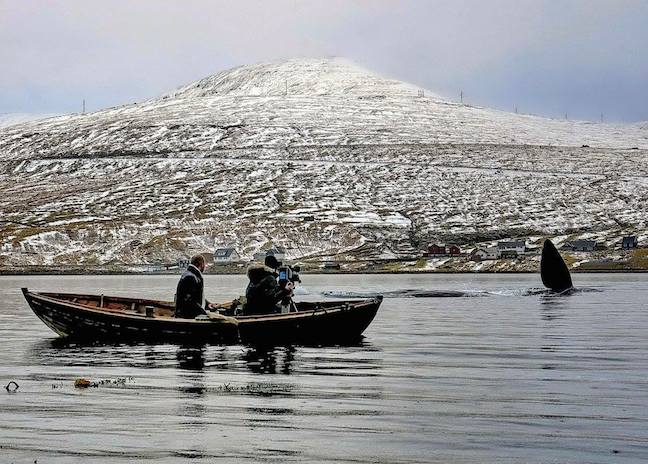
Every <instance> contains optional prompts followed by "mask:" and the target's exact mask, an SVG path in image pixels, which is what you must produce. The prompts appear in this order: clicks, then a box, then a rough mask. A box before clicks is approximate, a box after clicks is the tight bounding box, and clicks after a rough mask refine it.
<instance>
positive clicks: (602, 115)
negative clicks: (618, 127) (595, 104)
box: [601, 113, 603, 122]
mask: <svg viewBox="0 0 648 464" xmlns="http://www.w3.org/2000/svg"><path fill="white" fill-rule="evenodd" d="M601 122H603V113H601Z"/></svg>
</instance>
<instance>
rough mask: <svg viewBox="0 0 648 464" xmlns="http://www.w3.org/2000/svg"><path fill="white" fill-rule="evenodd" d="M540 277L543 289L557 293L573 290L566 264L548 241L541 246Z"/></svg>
mask: <svg viewBox="0 0 648 464" xmlns="http://www.w3.org/2000/svg"><path fill="white" fill-rule="evenodd" d="M540 277H541V278H542V283H543V284H544V286H545V287H547V288H548V289H550V290H551V291H554V292H557V293H562V292H564V291H566V290H569V289H572V288H574V284H573V283H572V279H571V274H569V269H568V268H567V264H565V261H564V260H563V259H562V256H560V253H558V250H557V249H556V247H555V245H554V244H553V242H552V241H551V240H549V239H547V240H545V242H544V245H543V246H542V256H541V258H540Z"/></svg>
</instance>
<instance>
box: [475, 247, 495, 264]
mask: <svg viewBox="0 0 648 464" xmlns="http://www.w3.org/2000/svg"><path fill="white" fill-rule="evenodd" d="M491 259H497V247H488V248H475V249H474V250H473V251H472V253H470V260H471V261H477V262H479V261H488V260H491Z"/></svg>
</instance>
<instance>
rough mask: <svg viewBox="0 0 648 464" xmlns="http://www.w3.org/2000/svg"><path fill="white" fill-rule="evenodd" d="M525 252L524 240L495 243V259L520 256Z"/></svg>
mask: <svg viewBox="0 0 648 464" xmlns="http://www.w3.org/2000/svg"><path fill="white" fill-rule="evenodd" d="M525 251H526V243H525V241H524V240H512V241H509V242H497V257H498V258H502V257H509V256H511V255H513V256H522V255H524V253H525Z"/></svg>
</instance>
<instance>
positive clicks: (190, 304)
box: [175, 255, 211, 319]
mask: <svg viewBox="0 0 648 464" xmlns="http://www.w3.org/2000/svg"><path fill="white" fill-rule="evenodd" d="M206 267H207V266H206V264H205V258H204V257H203V256H201V255H196V256H194V257H193V258H191V264H190V265H189V267H188V268H187V270H186V271H184V272H183V273H182V276H180V282H178V289H177V291H176V305H175V306H176V307H175V317H182V318H185V319H194V318H195V317H196V316H200V315H201V314H205V315H206V314H207V308H210V307H211V304H210V303H209V302H208V301H206V300H205V299H204V296H203V294H204V280H203V275H202V273H203V272H204V271H205V268H206Z"/></svg>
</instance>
